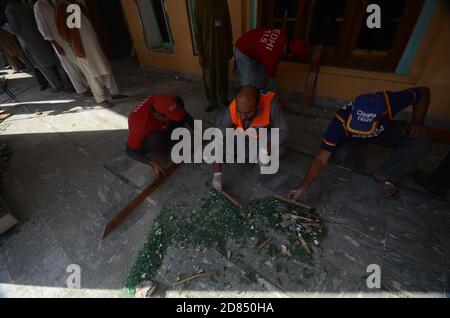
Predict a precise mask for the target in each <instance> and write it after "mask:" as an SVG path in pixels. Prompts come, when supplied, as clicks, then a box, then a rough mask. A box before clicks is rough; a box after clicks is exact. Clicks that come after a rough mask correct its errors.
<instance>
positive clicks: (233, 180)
mask: <svg viewBox="0 0 450 318" xmlns="http://www.w3.org/2000/svg"><path fill="white" fill-rule="evenodd" d="M113 69H114V72H115V75H116V78H117V81H118V83H119V87H120V88H121V91H122V93H124V94H127V95H130V97H129V98H128V99H125V100H123V101H120V102H118V103H116V105H115V107H114V108H112V109H104V108H102V107H99V106H96V104H95V102H94V100H93V99H92V98H85V97H84V98H80V97H78V96H76V95H75V94H67V93H58V94H52V93H50V92H48V91H44V92H40V91H39V90H38V87H37V86H36V85H35V82H34V80H33V79H32V78H27V77H24V75H23V74H16V75H11V74H8V75H7V77H8V78H9V79H10V83H11V86H12V89H13V91H14V92H15V93H16V94H17V96H18V99H19V102H18V103H12V102H11V101H9V100H8V99H7V97H6V96H5V95H1V96H0V103H1V104H0V108H1V109H4V110H5V111H7V112H12V113H13V114H14V115H13V116H12V117H10V118H9V119H8V120H6V121H5V122H3V123H2V124H1V125H0V133H1V135H0V138H1V139H0V140H1V142H2V143H7V144H8V146H9V147H10V148H11V149H12V150H13V157H12V159H11V160H10V162H9V163H8V165H7V167H6V168H5V169H4V170H3V171H2V173H1V187H2V196H3V197H4V198H5V200H6V202H7V203H8V205H9V207H10V209H11V211H12V212H13V214H14V215H15V216H16V217H17V218H18V219H19V220H20V224H19V225H18V226H16V227H15V228H14V229H12V230H11V231H9V232H8V233H6V234H4V235H1V236H0V297H23V296H26V297H61V296H62V297H121V296H124V293H123V290H122V289H123V286H124V285H123V282H124V280H125V278H126V276H127V274H128V272H129V270H130V268H131V266H132V264H133V263H134V261H135V259H136V255H137V252H138V251H139V249H140V248H141V246H142V245H143V243H144V241H145V238H146V234H147V233H148V231H149V230H150V229H151V227H152V225H153V220H154V218H155V217H156V215H157V214H158V212H159V211H160V209H161V207H162V206H163V205H164V204H166V203H169V202H173V201H177V202H185V203H187V204H193V203H194V202H196V201H197V200H199V199H200V198H201V197H203V196H205V195H206V192H207V187H206V182H207V180H208V179H209V178H210V177H211V168H210V167H209V166H207V165H184V166H182V167H181V168H179V169H178V170H177V171H176V172H175V173H174V174H173V175H172V176H171V177H170V179H169V180H168V181H167V182H166V183H164V184H163V185H162V186H161V187H160V188H159V189H158V190H157V191H156V192H155V193H154V194H152V195H151V196H150V197H148V198H147V199H146V200H145V202H144V203H143V204H142V205H141V206H140V207H139V208H138V209H136V211H135V213H133V214H132V215H131V216H130V217H129V218H127V220H126V221H125V222H124V223H123V224H122V225H121V226H120V227H118V228H117V229H116V230H115V231H114V232H113V233H112V234H111V235H110V236H109V237H107V238H106V239H105V240H101V233H102V230H103V226H104V224H105V222H106V221H107V220H108V219H109V218H110V217H111V216H112V215H113V214H114V213H115V212H117V211H119V210H120V208H121V207H124V206H125V205H126V204H127V203H128V202H129V201H130V200H131V199H132V198H133V197H134V196H135V195H136V194H138V193H139V192H140V191H141V190H142V189H143V188H145V186H146V185H147V184H149V183H150V182H151V180H153V178H154V177H153V174H152V172H151V169H149V168H148V167H146V166H144V165H142V164H140V163H136V162H134V161H133V160H131V159H129V158H128V157H127V156H126V155H125V153H124V147H125V142H126V139H127V118H126V116H127V114H128V112H129V111H130V110H131V109H132V108H133V107H134V106H135V105H136V104H137V103H138V102H139V101H141V100H142V99H144V98H145V97H146V96H148V95H150V94H158V93H164V92H168V93H172V94H175V95H179V96H181V97H183V98H184V100H185V103H186V105H187V108H188V110H189V111H190V112H191V113H192V115H193V116H194V117H195V118H199V119H200V118H201V119H203V120H205V121H206V122H207V123H209V124H211V123H213V122H214V119H215V117H216V116H217V115H218V112H214V113H211V114H205V113H204V111H203V109H204V108H205V107H206V105H207V103H206V100H205V98H204V95H203V85H202V83H201V82H199V81H198V80H196V78H194V79H192V78H190V79H189V78H186V77H183V76H180V74H175V73H169V72H161V71H155V70H144V69H142V68H139V66H138V65H137V64H135V63H134V62H132V61H130V60H120V61H116V62H114V63H113ZM0 72H3V73H5V74H6V71H0ZM285 97H286V100H287V102H288V104H289V105H291V106H295V105H297V104H298V100H299V98H300V97H301V95H300V94H297V93H289V92H286V93H285ZM317 102H318V103H319V104H320V105H322V106H316V107H313V108H312V109H302V108H300V109H299V112H300V113H299V114H288V115H287V119H288V122H289V124H290V129H291V135H290V137H289V147H288V151H287V153H286V155H285V156H284V157H283V158H282V160H281V167H280V171H279V173H278V174H277V175H272V176H262V175H260V174H259V172H258V169H257V168H256V167H251V166H248V165H234V166H230V165H228V166H226V167H225V183H226V187H227V190H229V192H230V193H231V194H233V195H235V196H236V197H237V198H238V199H239V200H240V201H241V202H242V203H244V204H245V203H246V202H248V201H249V200H251V199H252V198H255V197H262V196H265V195H267V194H270V193H272V192H277V193H284V194H286V193H287V192H288V191H289V189H291V188H292V186H294V185H295V184H297V183H298V182H299V181H300V180H301V178H302V177H303V176H304V174H305V172H306V169H307V167H308V164H309V162H310V161H311V158H312V156H313V155H314V153H315V152H316V151H317V149H318V147H319V145H320V140H321V135H322V134H323V132H324V130H325V129H326V127H327V125H328V122H329V120H330V118H331V117H332V116H333V114H334V111H335V109H336V107H337V106H338V105H337V104H336V103H335V102H334V104H333V101H332V100H329V99H318V100H317ZM333 105H334V107H333ZM448 149H449V147H448V146H447V145H443V144H436V145H435V146H434V147H433V150H432V152H430V153H428V154H427V155H426V156H425V157H424V158H422V159H421V160H420V162H419V163H418V166H419V167H423V168H426V169H427V170H430V169H431V168H432V167H434V166H436V165H437V163H438V162H439V160H440V159H441V158H442V157H443V156H444V154H445V153H446V151H448ZM360 155H361V158H362V159H363V160H361V161H360V164H358V165H357V166H356V167H354V170H353V171H349V170H348V169H343V168H340V167H336V166H332V165H330V166H329V167H328V168H327V169H326V171H325V173H324V175H323V176H322V177H321V178H320V180H319V182H317V184H316V185H315V186H314V187H313V188H312V190H311V193H310V194H309V198H308V201H309V203H311V204H312V205H315V206H316V207H317V209H318V211H319V212H320V213H322V214H323V215H325V216H328V217H332V218H335V219H338V220H341V221H343V222H345V224H329V226H328V231H329V233H328V237H327V238H326V239H325V240H324V241H323V243H322V245H321V246H320V248H317V249H316V253H314V255H315V256H314V261H313V262H312V263H310V264H303V263H300V262H292V261H288V260H286V259H283V258H274V257H271V256H270V255H268V254H267V253H256V252H255V250H254V249H252V248H251V247H248V248H239V247H237V246H235V245H233V243H232V242H230V244H229V246H227V249H228V250H229V251H230V252H231V255H232V256H231V257H230V258H227V256H226V255H222V254H220V253H219V252H218V251H216V250H214V249H211V250H195V249H183V250H181V249H179V248H177V247H171V248H169V250H168V251H167V255H166V256H165V257H164V260H163V266H162V267H161V269H160V271H159V273H158V276H157V278H156V279H157V280H158V281H159V282H160V283H161V288H159V290H158V292H157V293H156V295H157V296H159V297H179V296H182V297H195V296H210V297H211V296H212V297H216V296H217V297H221V296H227V297H255V296H259V297H324V296H332V297H355V296H357V297H417V296H425V297H445V296H448V290H449V285H450V276H449V274H450V264H449V260H450V236H449V234H448V233H449V229H450V213H449V211H450V209H449V204H448V203H445V202H441V201H438V200H436V199H433V198H431V197H429V196H428V195H427V194H426V193H424V192H423V191H422V190H421V189H419V188H418V187H416V186H415V185H414V183H413V182H412V181H411V180H410V177H406V178H405V179H404V180H403V182H402V185H401V195H400V196H399V198H398V199H396V200H389V199H387V198H385V197H384V196H383V195H382V194H381V193H380V191H379V189H378V187H377V186H376V184H375V182H374V181H373V180H372V179H371V178H370V177H369V175H368V173H369V172H370V171H371V169H372V168H373V167H375V166H376V165H377V164H378V163H379V162H381V161H382V160H383V159H385V158H386V156H387V155H388V152H387V151H385V150H384V149H382V148H375V149H366V150H365V151H364V152H362V153H361V154H360ZM249 244H250V245H251V242H249ZM70 264H78V265H79V266H80V268H81V287H82V289H79V290H74V289H68V288H67V287H66V280H67V278H68V275H69V274H68V273H67V272H66V269H67V266H68V265H70ZM369 264H378V265H380V267H381V270H382V288H381V290H370V289H368V288H367V286H366V276H367V273H366V269H367V266H368V265H369ZM199 266H201V267H202V268H203V269H204V270H205V271H214V272H217V273H218V274H217V275H216V277H215V278H214V279H209V280H199V281H195V282H193V283H191V284H190V285H188V286H185V287H177V288H171V287H170V286H171V284H172V283H173V282H174V281H175V280H176V277H177V276H179V275H180V274H181V273H184V274H188V273H194V272H195V270H196V268H198V267H199ZM305 273H306V274H305ZM245 277H253V278H254V279H252V280H250V281H245V279H243V278H245Z"/></svg>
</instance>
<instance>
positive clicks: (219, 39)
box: [194, 0, 233, 112]
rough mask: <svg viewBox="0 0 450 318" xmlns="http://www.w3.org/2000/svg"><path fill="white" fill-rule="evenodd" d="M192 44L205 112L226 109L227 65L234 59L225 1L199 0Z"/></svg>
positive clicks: (196, 7) (229, 19)
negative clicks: (201, 77)
mask: <svg viewBox="0 0 450 318" xmlns="http://www.w3.org/2000/svg"><path fill="white" fill-rule="evenodd" d="M195 24H196V26H197V28H196V29H195V34H194V36H195V41H196V43H197V47H198V55H199V56H198V60H199V63H200V65H201V67H202V69H203V81H204V84H205V92H206V97H207V98H208V103H209V105H208V108H206V111H207V112H211V111H213V110H214V109H215V108H216V107H217V106H224V107H226V106H228V62H229V61H230V59H231V58H232V57H233V45H232V42H233V33H232V29H231V18H230V12H229V10H228V3H227V0H198V1H197V2H196V6H195Z"/></svg>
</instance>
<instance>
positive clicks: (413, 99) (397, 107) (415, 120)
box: [291, 87, 433, 199]
mask: <svg viewBox="0 0 450 318" xmlns="http://www.w3.org/2000/svg"><path fill="white" fill-rule="evenodd" d="M429 104H430V90H429V89H428V88H427V87H414V88H410V89H407V90H404V91H400V92H388V91H386V92H378V93H373V94H364V95H361V96H358V97H357V98H356V99H355V100H354V101H352V102H350V103H349V104H347V105H345V106H344V107H342V108H341V109H339V110H338V111H337V112H336V116H335V117H334V118H333V120H332V121H331V123H330V125H329V127H328V130H327V131H326V133H325V136H324V138H323V140H322V145H321V149H320V151H319V152H318V154H317V155H316V157H315V159H314V160H313V162H312V163H311V165H310V167H309V169H308V172H307V174H306V177H305V180H304V182H303V184H302V185H301V186H300V187H298V188H296V189H294V190H293V191H292V192H291V197H292V198H294V199H299V198H301V197H303V195H304V194H305V192H306V191H307V190H308V188H309V187H310V186H311V184H312V183H313V182H314V181H315V180H316V179H317V177H318V176H319V175H320V173H321V172H322V170H323V168H324V167H325V166H326V164H327V162H328V161H329V159H330V157H331V156H332V155H333V154H334V159H335V160H336V161H337V162H344V161H346V160H347V159H348V158H349V157H350V156H351V155H354V154H355V153H356V151H357V150H358V149H359V148H360V147H362V146H366V145H372V144H379V145H383V146H388V147H391V148H393V150H392V154H391V157H390V159H389V160H388V161H386V162H385V163H384V164H382V165H381V166H380V167H379V168H378V169H377V171H375V172H373V176H374V178H375V179H376V180H377V181H379V182H380V185H381V187H382V189H383V192H384V193H385V194H386V195H387V196H388V197H395V196H396V195H397V194H398V189H397V187H396V186H395V182H397V181H398V178H399V177H401V176H403V175H405V174H406V173H408V172H409V171H410V170H411V169H412V168H413V166H414V164H415V163H416V161H417V160H418V159H419V158H420V157H421V156H422V155H423V154H424V153H425V152H426V151H427V150H428V149H430V147H431V145H432V143H433V140H432V138H431V137H430V136H429V135H428V134H427V132H426V130H425V127H424V121H425V117H426V114H427V111H428V108H429ZM408 106H412V119H411V122H410V123H409V124H408V123H406V122H403V121H395V120H393V118H394V116H395V115H396V114H397V113H399V112H400V111H402V110H403V109H405V108H407V107H408Z"/></svg>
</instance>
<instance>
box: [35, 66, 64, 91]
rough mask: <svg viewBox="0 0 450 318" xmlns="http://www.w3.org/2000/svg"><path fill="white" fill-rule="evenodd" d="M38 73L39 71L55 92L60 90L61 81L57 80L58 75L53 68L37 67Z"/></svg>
mask: <svg viewBox="0 0 450 318" xmlns="http://www.w3.org/2000/svg"><path fill="white" fill-rule="evenodd" d="M37 67H38V69H39V71H41V73H42V75H44V77H45V78H46V79H47V81H48V82H49V83H50V85H51V86H52V87H53V89H55V90H60V89H61V88H62V83H61V80H60V79H59V75H58V73H57V71H56V70H55V68H54V66H52V67H44V66H42V65H38V66H37Z"/></svg>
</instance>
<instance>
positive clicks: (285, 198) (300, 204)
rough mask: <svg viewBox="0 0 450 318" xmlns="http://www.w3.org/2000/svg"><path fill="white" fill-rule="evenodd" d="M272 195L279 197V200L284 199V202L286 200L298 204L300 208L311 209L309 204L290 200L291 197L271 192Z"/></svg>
mask: <svg viewBox="0 0 450 318" xmlns="http://www.w3.org/2000/svg"><path fill="white" fill-rule="evenodd" d="M273 197H274V198H277V199H279V200H281V201H284V202H287V203H290V204H293V205H296V206H299V207H301V208H304V209H307V210H311V209H312V208H311V207H310V206H309V205H306V204H303V203H300V202H297V201H294V200H291V199H289V198H287V197H285V196H282V195H279V194H273Z"/></svg>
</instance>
